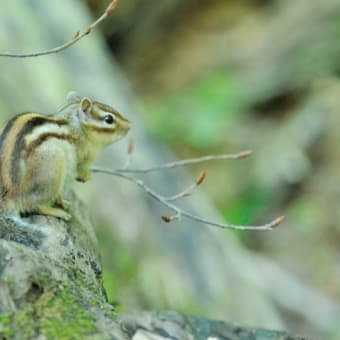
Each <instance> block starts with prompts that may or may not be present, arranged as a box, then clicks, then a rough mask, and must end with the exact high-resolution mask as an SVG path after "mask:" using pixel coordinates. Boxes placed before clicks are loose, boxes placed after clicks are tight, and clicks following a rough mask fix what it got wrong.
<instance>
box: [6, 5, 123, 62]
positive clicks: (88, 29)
mask: <svg viewBox="0 0 340 340" xmlns="http://www.w3.org/2000/svg"><path fill="white" fill-rule="evenodd" d="M117 5H118V0H113V1H111V2H110V4H109V5H108V6H107V8H106V10H105V12H104V13H103V14H102V15H101V16H100V17H99V18H98V19H97V20H95V21H94V22H93V23H92V24H90V25H89V26H87V27H86V28H85V29H84V31H83V32H80V31H77V32H76V34H75V35H74V36H73V38H72V39H71V40H69V41H67V42H66V43H64V44H62V45H60V46H57V47H54V48H52V49H49V50H45V51H40V52H31V53H23V54H19V53H12V52H3V53H0V57H8V58H32V57H40V56H43V55H48V54H53V53H59V52H60V51H63V50H65V49H67V48H69V47H70V46H72V45H74V44H75V43H77V42H78V41H79V40H80V39H82V38H84V37H85V36H86V35H88V34H90V33H91V31H92V30H93V29H94V28H95V27H96V26H97V25H99V24H100V23H101V22H102V21H104V20H105V19H106V18H107V17H108V16H110V15H111V14H112V13H113V12H114V11H115V10H116V8H117Z"/></svg>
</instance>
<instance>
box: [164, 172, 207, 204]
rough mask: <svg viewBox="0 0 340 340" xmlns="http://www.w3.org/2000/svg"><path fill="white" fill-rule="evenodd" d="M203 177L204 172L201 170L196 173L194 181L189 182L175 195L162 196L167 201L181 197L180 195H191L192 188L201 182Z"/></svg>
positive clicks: (204, 175)
mask: <svg viewBox="0 0 340 340" xmlns="http://www.w3.org/2000/svg"><path fill="white" fill-rule="evenodd" d="M205 177H206V173H205V172H204V171H202V172H201V173H200V174H199V175H198V177H197V178H196V181H195V182H194V183H192V184H190V185H189V186H188V187H187V188H186V189H184V190H183V191H181V192H179V193H178V194H176V195H173V196H169V197H164V198H165V199H166V200H167V201H168V202H169V201H176V200H178V199H179V198H182V197H187V196H191V195H192V192H193V190H194V189H195V188H196V187H198V186H199V185H201V184H202V183H203V181H204V179H205Z"/></svg>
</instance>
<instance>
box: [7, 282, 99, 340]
mask: <svg viewBox="0 0 340 340" xmlns="http://www.w3.org/2000/svg"><path fill="white" fill-rule="evenodd" d="M75 296H76V295H75V294H74V292H73V291H72V288H70V287H65V286H60V287H59V288H58V289H55V290H50V291H48V292H44V293H43V294H42V295H41V296H40V297H39V298H38V299H37V301H35V302H34V303H29V304H27V305H25V306H23V308H21V310H20V311H19V312H17V313H13V314H3V315H0V335H2V336H4V337H6V338H12V337H13V336H14V335H16V336H17V337H19V338H21V339H29V338H31V337H34V336H37V335H45V336H46V337H47V338H48V339H84V337H86V336H88V337H89V338H90V337H91V335H93V334H95V333H96V332H97V328H96V325H95V316H94V315H93V314H91V312H89V311H88V310H86V309H85V308H84V306H83V304H82V303H81V301H78V300H77V298H75Z"/></svg>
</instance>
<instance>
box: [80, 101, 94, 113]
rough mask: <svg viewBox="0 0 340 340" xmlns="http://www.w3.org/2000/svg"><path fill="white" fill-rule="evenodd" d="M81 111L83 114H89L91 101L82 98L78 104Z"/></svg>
mask: <svg viewBox="0 0 340 340" xmlns="http://www.w3.org/2000/svg"><path fill="white" fill-rule="evenodd" d="M80 107H81V110H82V111H83V112H84V113H86V114H87V113H89V112H90V111H91V110H92V101H91V100H90V99H89V98H86V97H84V98H83V99H82V100H81V102H80Z"/></svg>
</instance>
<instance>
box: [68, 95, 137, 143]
mask: <svg viewBox="0 0 340 340" xmlns="http://www.w3.org/2000/svg"><path fill="white" fill-rule="evenodd" d="M67 101H68V103H69V105H71V106H73V105H75V109H76V110H75V111H74V112H76V116H77V119H78V120H79V123H80V126H81V128H82V130H83V131H84V133H85V134H86V136H87V137H88V138H90V139H91V140H93V141H94V142H95V143H96V144H97V145H98V146H105V145H108V144H111V143H113V142H115V141H117V140H118V139H120V138H122V137H124V136H125V135H126V134H127V133H128V131H129V129H130V122H129V121H128V120H127V119H126V118H125V117H123V116H122V115H121V114H120V113H119V112H117V111H116V110H115V109H113V108H112V107H111V106H108V105H105V104H102V103H99V102H96V101H92V100H91V99H89V98H87V97H83V98H81V97H79V96H78V95H76V94H75V93H74V92H71V93H70V94H69V95H68V97H67Z"/></svg>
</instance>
